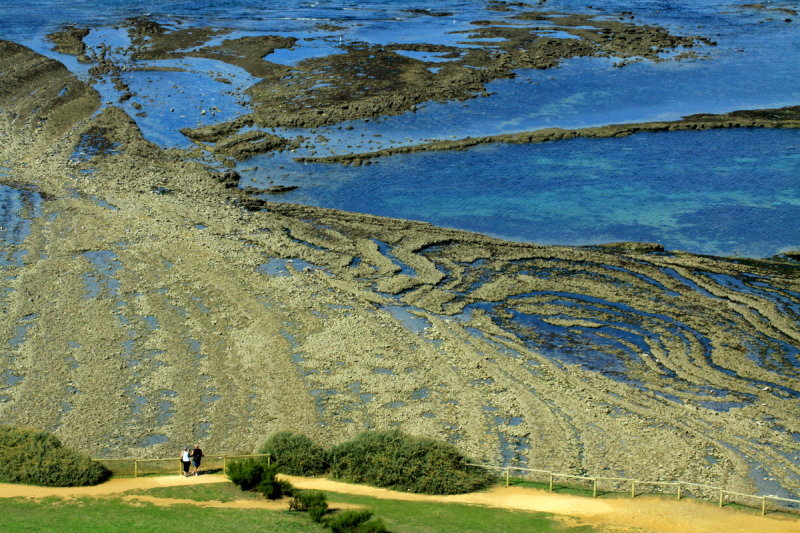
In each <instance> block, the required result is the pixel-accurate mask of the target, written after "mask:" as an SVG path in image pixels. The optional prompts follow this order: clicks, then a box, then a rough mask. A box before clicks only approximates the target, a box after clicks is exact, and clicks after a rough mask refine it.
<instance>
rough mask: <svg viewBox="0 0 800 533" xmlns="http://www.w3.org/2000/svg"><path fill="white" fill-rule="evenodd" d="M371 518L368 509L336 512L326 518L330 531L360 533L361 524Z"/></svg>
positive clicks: (335, 532)
mask: <svg viewBox="0 0 800 533" xmlns="http://www.w3.org/2000/svg"><path fill="white" fill-rule="evenodd" d="M370 518H372V511H370V510H369V509H352V510H349V511H342V512H339V513H336V514H335V515H333V516H332V517H331V518H330V519H329V520H328V527H329V528H331V532H332V533H361V531H362V529H361V527H362V526H365V524H366V523H367V522H368V521H369V519H370Z"/></svg>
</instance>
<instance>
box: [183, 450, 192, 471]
mask: <svg viewBox="0 0 800 533" xmlns="http://www.w3.org/2000/svg"><path fill="white" fill-rule="evenodd" d="M189 465H191V453H189V447H188V446H186V447H185V448H184V449H183V451H182V452H181V466H182V467H183V475H184V476H188V475H189Z"/></svg>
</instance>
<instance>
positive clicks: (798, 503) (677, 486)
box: [467, 463, 800, 516]
mask: <svg viewBox="0 0 800 533" xmlns="http://www.w3.org/2000/svg"><path fill="white" fill-rule="evenodd" d="M467 465H468V466H477V467H481V468H486V469H489V470H499V471H501V472H503V473H504V474H505V483H506V487H507V486H509V484H510V483H511V473H512V472H526V473H530V474H544V475H545V476H547V482H548V487H549V490H550V491H551V492H552V491H554V490H555V487H556V485H555V483H556V481H557V480H559V479H562V480H580V481H588V482H591V485H592V497H594V498H596V497H597V493H598V484H599V483H600V482H613V483H614V485H612V488H611V489H610V490H608V491H606V492H625V491H623V490H620V488H621V487H622V486H623V485H625V484H629V488H630V494H631V498H635V497H636V494H637V492H636V489H637V487H638V488H640V489H641V488H642V487H645V486H649V487H666V488H673V489H674V493H675V495H676V496H677V498H678V499H679V500H680V499H681V498H684V497H686V492H687V489H689V488H696V489H700V490H701V491H704V492H701V493H700V494H699V495H696V496H695V497H697V499H703V500H712V499H713V500H715V501H718V502H719V506H720V507H722V506H724V505H725V504H726V500H727V503H737V504H738V505H742V506H745V507H752V508H755V509H758V508H759V507H760V510H761V515H762V516H764V515H765V514H767V511H783V512H792V513H797V512H798V511H800V500H794V499H791V498H781V497H779V496H759V495H756V494H744V493H742V492H736V491H732V490H725V489H723V488H721V487H715V486H713V485H705V484H703V483H692V482H689V481H645V480H641V479H631V478H624V477H605V476H581V475H576V474H564V473H560V472H553V471H551V470H540V469H536V468H524V467H519V466H498V465H489V464H474V463H467ZM562 485H563V483H562ZM574 485H575V483H573V486H574ZM581 488H583V487H581ZM661 492H662V493H663V492H664V491H661ZM668 492H670V493H671V492H672V491H668ZM641 493H642V492H641V491H640V492H639V494H641ZM709 494H714V496H715V497H714V498H712V497H709ZM737 498H739V499H741V498H745V499H747V500H748V503H742V501H741V500H739V501H735V500H736V499H737ZM756 502H757V503H756ZM768 502H773V505H772V506H771V507H770V508H768V507H767V503H768ZM778 502H786V503H789V504H790V505H788V506H787V505H781V503H778ZM753 503H756V504H755V505H752V504H753Z"/></svg>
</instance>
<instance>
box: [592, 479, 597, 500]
mask: <svg viewBox="0 0 800 533" xmlns="http://www.w3.org/2000/svg"><path fill="white" fill-rule="evenodd" d="M592 498H597V478H595V479H593V480H592Z"/></svg>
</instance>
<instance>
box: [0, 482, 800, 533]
mask: <svg viewBox="0 0 800 533" xmlns="http://www.w3.org/2000/svg"><path fill="white" fill-rule="evenodd" d="M283 477H285V478H286V479H288V480H289V481H290V482H291V483H292V484H293V485H294V486H295V487H297V488H301V489H315V490H325V491H330V492H338V493H342V494H353V495H360V496H370V497H373V498H382V499H395V500H405V501H428V502H441V503H461V504H472V505H485V506H489V507H496V508H501V509H513V510H520V511H535V512H545V513H552V514H554V515H556V516H555V518H557V519H560V520H561V521H562V522H564V523H565V524H566V525H592V526H598V527H601V528H604V529H609V530H611V531H640V532H641V531H646V532H654V533H662V532H663V533H673V532H676V531H680V532H682V533H718V532H725V533H737V532H742V533H800V518H787V517H784V516H778V515H773V516H769V515H767V516H766V517H762V516H759V515H757V514H750V513H747V512H742V511H737V510H735V509H732V508H722V509H720V508H718V507H716V506H714V505H713V504H709V503H701V502H696V501H690V500H682V501H674V500H665V499H661V498H652V497H647V496H640V497H637V498H636V499H635V500H629V499H624V498H608V499H590V498H584V497H579V496H571V495H567V494H553V493H550V492H546V491H541V490H535V489H528V488H520V487H509V488H506V487H495V488H493V489H490V490H488V491H484V492H475V493H470V494H458V495H453V496H430V495H425V494H411V493H404V492H396V491H392V490H387V489H380V488H375V487H368V486H365V485H354V484H349V483H341V482H338V481H332V480H329V479H325V478H306V477H296V476H283ZM227 481H228V479H227V478H226V477H225V476H222V475H205V476H200V477H189V478H186V477H183V476H157V477H142V478H121V479H112V480H110V481H108V482H106V483H103V484H102V485H97V486H94V487H63V488H62V487H58V488H54V487H35V486H31V485H15V484H6V483H0V498H13V497H23V498H44V497H49V496H59V497H63V498H73V497H82V496H95V497H100V496H113V495H116V494H120V493H123V492H126V491H129V490H136V489H151V488H157V487H174V486H183V485H195V484H198V483H225V482H227ZM123 499H124V500H136V501H148V502H150V503H154V504H156V505H174V504H187V505H204V506H210V507H219V508H236V509H245V508H250V509H252V508H262V509H274V510H279V509H286V507H287V502H286V501H278V502H267V501H259V500H252V501H245V500H242V501H235V502H197V501H194V500H184V499H176V498H156V497H150V496H141V495H126V496H123ZM334 505H335V507H339V508H345V507H350V506H349V505H346V504H340V503H335V504H334ZM559 515H563V518H560V517H559Z"/></svg>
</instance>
